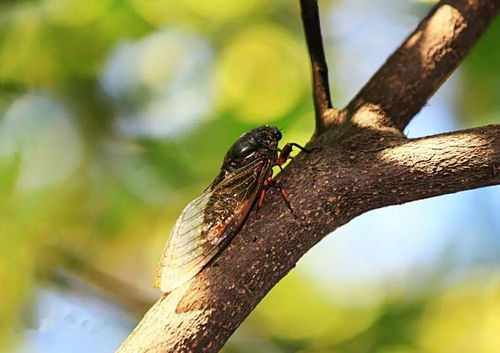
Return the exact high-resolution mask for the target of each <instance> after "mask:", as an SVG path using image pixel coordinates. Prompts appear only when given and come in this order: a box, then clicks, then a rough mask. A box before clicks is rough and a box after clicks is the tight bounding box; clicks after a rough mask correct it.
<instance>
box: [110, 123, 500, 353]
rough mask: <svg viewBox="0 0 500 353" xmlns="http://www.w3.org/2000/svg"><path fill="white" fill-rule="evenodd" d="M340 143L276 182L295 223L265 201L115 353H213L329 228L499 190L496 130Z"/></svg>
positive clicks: (355, 136) (331, 139) (333, 140)
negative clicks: (420, 203) (429, 201)
mask: <svg viewBox="0 0 500 353" xmlns="http://www.w3.org/2000/svg"><path fill="white" fill-rule="evenodd" d="M344 136H348V138H346V137H339V135H338V134H337V133H336V132H335V131H332V130H328V131H327V132H326V133H324V134H323V135H321V136H320V137H318V138H317V140H316V141H314V143H313V145H314V144H318V143H321V145H322V147H321V148H322V149H321V151H319V152H313V153H311V154H309V155H305V154H300V155H299V156H298V157H296V158H295V159H294V161H293V162H292V163H291V164H290V166H289V167H288V168H286V170H285V171H284V173H283V174H280V178H281V180H282V181H283V183H284V184H285V185H286V187H287V189H288V190H289V192H290V198H291V202H292V205H293V207H294V210H295V212H296V214H297V215H298V219H294V218H293V217H292V216H291V215H290V213H289V211H288V209H287V208H286V206H285V205H284V204H283V202H282V200H281V199H280V197H279V195H278V194H277V193H276V192H274V193H272V195H271V199H270V200H268V202H267V203H265V204H264V206H263V208H262V209H261V211H260V212H259V213H255V212H253V213H252V214H251V215H250V217H249V219H248V220H247V222H246V223H245V225H244V227H243V228H242V230H241V231H240V232H239V234H238V235H237V236H236V237H235V238H234V239H233V241H232V242H231V244H230V246H229V247H228V248H227V249H226V250H225V251H224V252H223V253H221V255H220V256H219V257H218V258H217V259H216V261H214V262H213V263H211V264H210V265H209V266H208V267H207V268H205V269H204V270H203V271H202V272H201V273H200V274H199V275H198V276H197V277H196V278H195V279H194V281H193V282H191V283H188V284H186V285H185V286H184V287H182V288H179V289H178V290H176V291H174V292H172V293H170V294H169V295H164V296H163V297H162V298H160V300H159V301H158V302H157V303H156V304H155V305H154V306H153V307H152V308H151V310H150V311H149V312H148V313H147V314H146V316H145V317H144V318H143V320H142V322H141V323H140V324H139V326H138V327H137V328H136V329H135V331H134V333H133V334H132V335H131V336H130V337H129V338H128V339H127V341H126V342H125V343H124V344H123V346H122V347H121V349H120V350H119V351H118V352H120V353H132V352H134V353H142V352H149V353H154V352H216V351H218V350H219V349H220V348H221V347H222V345H223V344H224V343H225V342H226V340H227V339H228V338H229V336H230V335H231V334H232V332H233V331H234V330H235V329H236V328H237V327H238V326H239V325H240V324H241V322H242V321H243V320H244V319H245V318H246V317H247V315H248V314H249V313H250V312H251V311H252V310H253V308H254V307H255V306H256V305H257V303H258V302H259V301H260V300H261V299H262V298H263V297H264V296H265V295H266V293H267V292H268V291H269V290H270V289H271V288H272V287H273V286H274V285H275V284H276V283H277V282H278V281H279V280H280V279H281V278H282V277H283V276H284V275H286V274H287V273H288V272H289V271H290V270H291V269H292V268H293V267H294V266H295V264H296V262H297V261H298V260H299V258H300V257H301V256H302V255H303V254H305V253H306V252H307V251H308V250H309V249H310V248H311V247H312V246H313V245H315V244H316V243H317V242H318V241H319V240H320V239H321V238H323V237H324V236H325V235H327V234H328V233H330V232H332V231H333V230H334V229H336V228H337V227H339V226H341V225H343V224H345V223H347V222H348V221H350V220H351V219H353V218H354V217H356V216H358V215H360V214H362V213H364V212H366V211H368V210H371V209H375V208H380V207H383V206H388V205H395V204H401V203H405V202H409V201H414V200H419V199H424V198H428V197H432V196H437V195H443V194H448V193H452V192H457V191H461V190H468V189H473V188H477V187H481V186H486V185H496V184H499V183H500V125H491V126H487V127H482V128H477V129H470V130H464V131H459V132H455V133H448V134H441V135H436V136H431V137H426V138H421V139H416V140H408V139H404V138H398V139H390V138H389V139H386V140H384V139H382V143H381V137H380V136H381V135H380V133H379V131H377V130H368V129H362V130H357V131H354V130H353V131H352V133H351V134H348V135H344ZM353 148H355V149H354V150H353ZM353 157H354V158H353ZM304 190H307V193H304Z"/></svg>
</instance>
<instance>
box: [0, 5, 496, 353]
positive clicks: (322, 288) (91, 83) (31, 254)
mask: <svg viewBox="0 0 500 353" xmlns="http://www.w3.org/2000/svg"><path fill="white" fill-rule="evenodd" d="M431 6H432V2H428V1H411V0H402V1H392V0H383V1H382V0H380V1H370V0H337V1H333V0H331V1H326V0H322V1H321V16H322V21H323V31H324V37H325V38H324V40H325V45H326V51H327V57H328V61H329V65H330V75H331V83H332V92H333V100H334V102H335V104H336V105H337V106H343V105H344V104H346V103H347V102H348V101H349V99H350V98H351V97H352V96H353V95H354V94H355V93H356V92H357V91H358V90H359V89H360V87H361V86H362V85H363V84H364V83H365V82H366V80H367V79H368V78H369V77H370V76H371V75H372V73H373V72H374V71H375V70H376V69H377V68H378V67H379V66H380V65H381V64H382V63H383V62H384V60H385V59H386V58H387V56H388V55H389V54H390V53H391V52H392V51H393V50H394V49H395V48H396V47H397V45H398V44H399V43H400V42H401V41H402V40H403V39H404V37H405V36H406V35H407V34H408V33H409V32H410V31H411V30H412V29H413V28H414V26H415V25H416V24H417V23H418V22H419V19H420V18H422V17H423V15H424V14H425V13H426V12H427V11H428V9H429V8H430V7H431ZM299 18H300V17H299V8H298V1H296V0H274V1H266V0H245V1H235V0H177V1H174V0H85V1H81V0H31V1H28V0H26V1H13V0H11V1H3V2H1V3H0V351H1V352H8V353H10V352H13V353H68V352H71V353H80V352H81V353H84V352H85V353H87V352H93V353H108V352H109V353H111V352H113V351H114V350H115V349H116V348H117V347H118V346H119V344H120V343H121V342H122V340H123V339H124V338H125V337H126V336H127V335H128V334H129V332H130V331H131V330H132V328H133V327H134V326H135V324H136V323H137V321H138V320H139V318H140V317H141V315H142V314H143V313H144V311H145V310H146V308H147V307H148V306H149V305H150V304H151V303H152V302H153V301H154V300H155V299H156V298H157V297H158V296H159V292H158V291H157V290H153V289H152V288H150V283H151V279H152V276H153V272H154V270H155V267H156V264H157V262H158V259H159V257H160V254H161V251H162V249H163V246H164V243H165V241H166V239H167V237H168V234H169V231H170V228H171V226H172V224H173V222H174V221H175V219H176V217H177V215H178V214H179V212H180V211H181V210H182V208H183V207H184V205H185V204H187V202H188V201H189V200H191V199H192V198H194V197H195V196H196V195H198V194H199V193H200V192H201V191H202V190H203V189H204V188H205V187H206V186H207V185H208V184H209V183H210V181H211V179H212V178H213V177H214V176H215V175H216V174H217V171H218V169H219V167H220V164H221V160H222V156H223V155H224V153H225V152H226V150H227V148H228V147H229V146H230V144H231V143H232V142H233V141H234V140H235V139H236V138H237V137H238V136H239V135H240V134H241V133H242V132H244V131H247V130H249V129H251V128H253V127H255V126H256V125H259V124H263V123H267V124H273V125H277V126H279V127H281V128H283V131H284V135H285V140H287V141H295V142H299V143H305V142H306V141H307V140H308V138H309V137H310V135H311V134H312V132H313V108H312V101H311V98H310V96H311V92H310V86H309V71H308V59H307V54H306V49H305V43H304V40H303V34H302V28H301V23H300V19H299ZM498 38H500V22H499V21H498V20H497V21H496V22H495V23H494V24H493V25H492V27H491V29H490V30H489V32H488V33H487V34H486V35H485V36H484V37H483V38H482V39H481V41H480V42H479V43H478V45H477V46H476V47H475V48H474V50H473V52H472V54H471V55H470V56H469V57H468V58H467V59H466V61H465V62H464V63H463V64H462V65H461V66H460V69H459V70H458V71H457V72H456V73H455V74H454V75H453V76H452V77H451V78H450V79H449V80H448V81H447V83H446V84H445V85H444V86H443V87H442V89H441V90H439V92H438V93H437V95H436V96H435V97H434V98H433V99H432V100H431V101H430V102H429V104H428V105H427V106H426V107H425V108H424V109H423V110H422V112H421V113H420V114H419V115H418V116H417V117H416V118H415V119H414V121H413V122H412V123H411V124H410V125H409V127H408V128H407V130H406V132H407V133H408V135H409V136H412V137H417V136H424V135H428V134H434V133H439V132H444V131H451V130H456V129H460V128H466V127H473V126H478V125H482V124H487V123H494V122H496V123H499V122H500V118H499V117H500V65H499V63H500V45H498V44H499V42H498ZM291 199H292V203H293V195H291ZM499 210H500V189H499V188H498V187H493V188H485V189H480V190H475V191H469V192H463V193H459V194H454V195H448V196H444V197H439V198H435V199H430V200H424V201H419V202H415V203H410V204H407V205H403V206H397V207H389V208H384V209H380V210H376V211H373V212H369V213H368V214H365V215H363V216H361V217H359V218H357V219H355V220H353V221H352V222H350V223H349V224H348V225H346V226H344V227H342V228H341V229H339V230H337V231H336V232H335V233H334V234H332V235H331V236H328V237H327V238H325V239H324V240H323V241H322V242H321V243H320V244H318V245H317V246H316V247H315V248H314V249H313V250H311V251H310V252H309V253H308V254H307V255H306V256H305V257H304V258H303V259H302V260H301V261H300V262H299V264H298V266H297V268H296V269H294V270H293V271H292V272H291V273H290V274H289V275H288V276H287V277H286V278H285V279H284V280H282V281H281V282H280V283H279V284H278V285H277V286H276V287H275V288H274V289H273V290H272V292H271V293H270V294H269V295H268V296H267V297H266V298H265V299H264V301H263V302H262V303H261V304H260V305H259V306H258V307H257V309H256V310H255V311H254V312H253V313H252V314H251V316H250V317H249V318H248V320H246V321H245V323H244V324H243V325H242V326H241V328H240V329H239V330H238V331H237V332H236V334H235V335H234V336H233V337H232V338H231V339H230V341H229V342H228V343H227V345H226V347H225V348H224V351H225V352H228V353H229V352H270V353H282V352H283V353H284V352H301V353H309V352H311V353H313V352H314V353H326V352H332V353H340V352H342V353H368V352H374V353H375V352H376V353H416V352H429V353H448V352H450V353H453V352H457V353H461V352H464V353H465V352H475V353H493V352H500V335H499V334H498V333H499V332H500V211H499ZM389 220H390V221H389Z"/></svg>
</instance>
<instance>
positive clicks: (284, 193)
mask: <svg viewBox="0 0 500 353" xmlns="http://www.w3.org/2000/svg"><path fill="white" fill-rule="evenodd" d="M271 186H272V187H275V188H277V189H278V190H279V192H280V193H281V196H283V199H284V200H285V203H286V206H287V207H288V209H289V210H290V212H291V214H292V216H293V217H294V218H297V216H295V213H294V212H293V209H292V205H291V204H290V198H289V197H288V193H287V191H286V189H285V188H284V187H283V184H282V183H281V181H280V180H279V179H273V178H268V179H267V180H266V181H264V186H263V187H262V190H261V191H260V196H259V202H258V203H257V207H258V209H260V207H261V206H262V204H263V203H264V197H265V196H266V192H267V190H268V189H269V188H270V187H271Z"/></svg>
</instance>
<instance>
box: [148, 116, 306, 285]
mask: <svg viewBox="0 0 500 353" xmlns="http://www.w3.org/2000/svg"><path fill="white" fill-rule="evenodd" d="M281 137H282V135H281V132H280V130H279V129H278V128H276V127H273V126H267V125H264V126H260V127H257V128H255V129H253V130H251V131H249V132H247V133H245V134H243V135H242V136H241V137H240V138H239V139H238V140H237V141H236V142H235V143H234V144H233V145H232V146H231V148H230V149H229V151H228V152H227V153H226V156H225V157H224V161H223V163H222V168H221V170H220V173H219V175H217V177H216V178H215V180H214V181H213V182H212V183H211V184H210V185H209V186H208V188H206V189H205V191H204V192H203V193H202V194H201V195H200V196H199V197H197V198H196V199H194V200H193V201H191V202H190V203H189V204H188V205H187V206H186V208H184V210H183V211H182V213H181V215H180V216H179V218H178V219H177V221H176V222H175V225H174V227H173V229H172V231H171V233H170V238H169V240H168V242H167V245H166V247H165V250H164V253H163V256H162V257H161V260H160V264H159V266H158V269H157V271H156V274H155V279H154V282H153V287H155V288H160V289H161V290H162V291H163V292H171V291H172V290H174V289H175V288H177V287H179V286H181V285H182V284H184V283H186V282H187V281H189V280H190V279H191V278H193V277H194V276H195V275H196V274H198V273H199V272H200V271H201V270H202V269H203V268H204V267H205V266H206V265H207V264H208V263H209V262H210V261H211V260H212V259H213V258H214V257H216V256H217V255H218V254H219V253H220V252H221V251H222V250H223V249H224V248H225V246H226V245H227V244H228V243H229V242H230V241H231V239H232V238H233V237H234V235H235V234H236V233H237V232H238V230H239V229H240V228H241V226H242V224H243V222H244V221H245V219H246V218H247V215H248V214H249V212H250V210H251V209H252V207H253V205H254V204H257V205H258V207H259V208H260V206H261V205H262V203H263V201H264V196H265V193H266V190H267V189H268V188H269V187H270V186H275V187H277V188H278V189H279V190H280V192H281V194H282V195H283V197H284V199H285V202H286V204H287V206H288V207H289V209H290V211H292V208H291V206H290V202H289V200H288V195H287V193H286V191H285V189H284V188H283V187H282V185H281V183H280V182H279V181H278V180H277V179H273V178H272V169H273V167H275V166H280V168H281V165H282V164H284V163H285V162H286V161H287V159H288V158H289V157H290V152H291V151H292V146H296V147H298V148H300V149H302V150H304V151H307V150H306V149H304V148H303V147H301V146H300V145H298V144H295V143H291V144H286V145H285V146H284V147H283V149H279V148H278V142H279V141H280V140H281ZM292 214H293V211H292Z"/></svg>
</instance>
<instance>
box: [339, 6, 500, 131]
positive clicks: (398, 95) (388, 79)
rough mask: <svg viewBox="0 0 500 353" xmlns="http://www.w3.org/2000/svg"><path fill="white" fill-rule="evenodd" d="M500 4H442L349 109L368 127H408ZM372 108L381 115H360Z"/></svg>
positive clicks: (355, 118)
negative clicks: (367, 108) (362, 110)
mask: <svg viewBox="0 0 500 353" xmlns="http://www.w3.org/2000/svg"><path fill="white" fill-rule="evenodd" d="M499 8H500V1H499V0H445V1H441V2H439V3H438V4H437V5H436V6H435V7H434V9H433V10H432V11H431V13H430V14H429V15H428V16H427V17H426V18H425V19H424V20H423V21H422V22H421V23H420V24H419V25H418V27H417V29H416V30H415V31H414V32H413V33H412V34H411V35H410V36H409V37H408V39H407V40H406V41H405V42H404V43H403V44H402V45H401V47H399V48H398V49H397V50H396V52H394V54H392V56H391V57H390V58H389V59H388V60H387V62H386V63H385V64H384V65H383V66H382V67H381V68H380V69H379V70H378V71H377V73H376V74H375V75H374V76H373V77H372V78H371V79H370V81H369V82H368V83H367V84H366V85H365V86H364V87H363V89H362V90H361V91H360V92H359V93H358V94H357V96H356V97H355V98H354V99H353V100H352V101H351V102H350V103H349V105H348V106H347V108H346V113H347V114H348V115H350V116H354V118H353V120H355V121H356V120H359V121H358V122H361V123H362V125H364V126H366V125H368V124H371V125H375V124H376V125H384V126H393V127H396V128H398V129H400V130H403V129H404V128H405V126H406V125H407V124H408V123H409V122H410V120H411V119H412V118H413V117H414V116H415V114H416V113H418V111H420V109H421V108H422V107H423V106H424V105H425V104H426V102H427V101H428V100H429V98H430V97H431V96H432V95H433V94H434V92H435V91H436V90H437V89H438V88H439V87H440V86H441V84H442V83H443V82H444V81H445V80H446V78H447V77H448V76H449V75H450V74H451V73H452V72H453V71H454V70H455V68H456V67H457V66H458V64H459V63H460V62H461V61H462V60H463V59H464V57H465V56H466V55H467V53H468V52H469V50H470V49H471V48H472V46H473V45H474V43H475V42H476V41H477V39H478V38H479V36H480V35H481V34H482V33H483V32H484V31H485V30H486V29H487V28H488V25H489V24H490V22H491V21H492V20H493V19H494V18H495V16H496V15H497V13H498V11H499ZM366 106H370V107H372V108H373V107H375V108H376V109H377V110H378V111H379V112H380V114H378V115H372V116H371V118H372V119H371V121H364V120H365V118H366V116H364V115H356V113H357V112H358V111H359V110H360V109H361V108H363V107H365V108H366Z"/></svg>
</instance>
